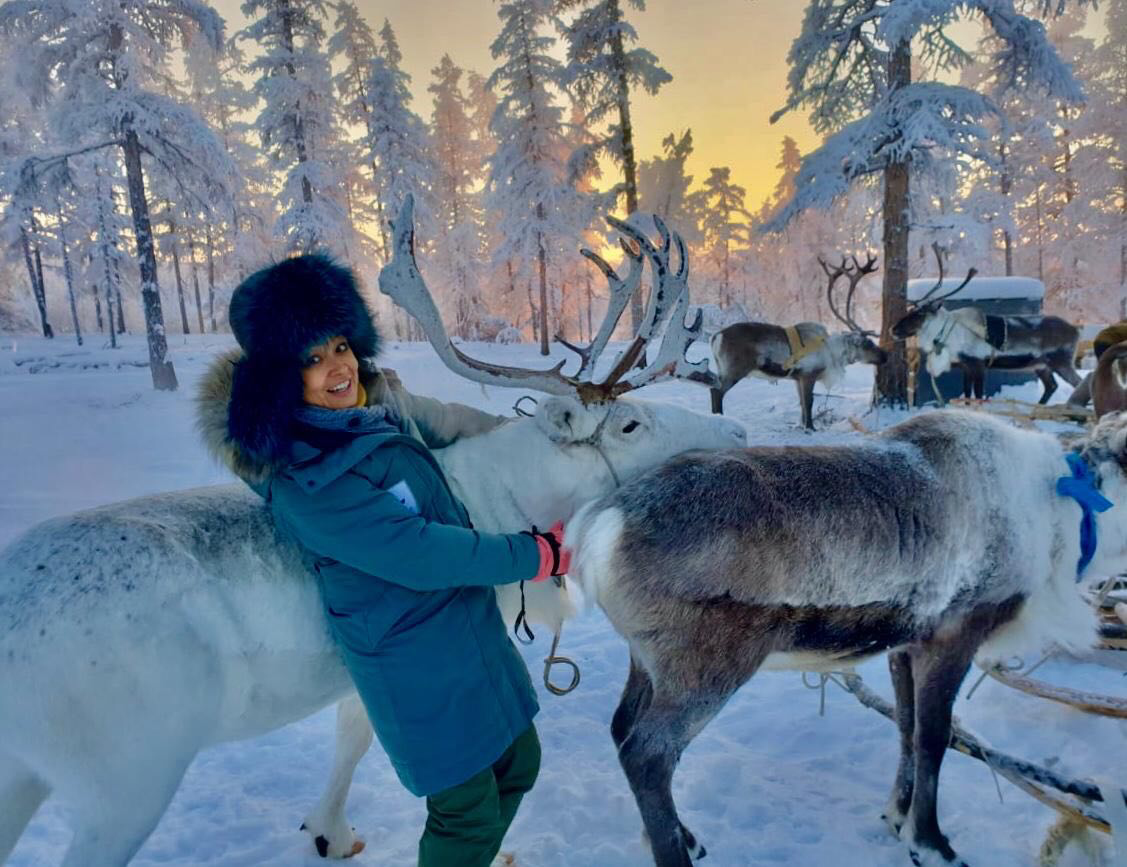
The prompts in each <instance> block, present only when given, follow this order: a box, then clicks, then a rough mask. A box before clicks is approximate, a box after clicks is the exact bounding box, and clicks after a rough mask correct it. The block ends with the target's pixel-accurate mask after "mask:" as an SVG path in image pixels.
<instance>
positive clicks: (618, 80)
mask: <svg viewBox="0 0 1127 867" xmlns="http://www.w3.org/2000/svg"><path fill="white" fill-rule="evenodd" d="M557 4H558V6H557V8H559V9H560V10H561V11H571V10H578V14H577V15H576V17H575V18H574V19H573V20H572V21H571V22H569V23H568V24H567V25H565V26H563V27H562V28H561V29H562V32H563V34H564V36H565V37H566V39H567V59H568V66H567V70H566V77H567V81H568V83H569V84H570V85H572V86H573V87H574V90H575V93H576V96H577V97H578V99H579V102H580V104H581V105H582V106H583V107H584V108H585V110H586V111H587V123H588V124H589V125H591V126H595V125H597V124H601V123H604V122H606V121H608V120H609V126H608V127H607V130H606V134H605V136H603V137H601V138H600V139H599V140H598V141H597V142H596V144H595V147H594V150H595V152H596V153H598V154H600V155H601V154H605V155H607V156H609V157H610V158H611V159H612V160H614V161H615V162H616V163H618V164H619V165H621V166H622V174H623V183H622V186H621V192H622V193H624V194H625V197H626V214H627V216H629V215H631V214H633V213H634V212H635V211H637V210H638V181H637V160H636V157H635V154H634V124H633V121H632V119H631V116H630V92H631V90H637V89H638V88H642V89H643V90H645V91H646V92H647V93H651V94H656V93H657V92H658V90H660V89H661V87H662V85H664V84H667V83H668V82H670V81H672V80H673V76H671V75H670V74H669V73H668V72H666V71H665V70H664V69H663V68H662V67H661V66H660V65H659V63H658V59H657V57H656V56H655V55H654V54H653V53H652V52H650V51H647V50H646V49H644V48H640V47H636V46H635V47H630V46H632V45H633V44H634V43H636V42H637V41H638V33H637V31H636V30H635V29H634V27H633V26H632V25H631V24H630V22H628V21H627V20H626V17H625V15H624V14H623V7H624V5H627V4H628V5H630V6H632V7H633V8H634V9H636V10H638V11H639V12H642V11H644V10H645V8H646V4H645V0H557ZM630 316H631V320H632V322H633V324H634V327H635V329H637V327H638V324H639V323H640V322H641V319H642V299H641V293H640V291H639V292H638V293H635V295H634V297H633V298H632V299H631V302H630Z"/></svg>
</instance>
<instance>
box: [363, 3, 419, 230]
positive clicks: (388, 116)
mask: <svg viewBox="0 0 1127 867" xmlns="http://www.w3.org/2000/svg"><path fill="white" fill-rule="evenodd" d="M380 40H381V50H380V53H379V54H377V55H376V56H375V57H373V58H372V59H371V62H370V64H369V69H368V77H367V83H366V93H367V103H368V106H369V107H370V109H371V115H370V118H371V119H370V121H369V123H368V127H367V132H368V139H367V146H368V156H369V159H370V160H371V161H373V163H374V165H375V169H374V170H375V172H376V177H375V188H376V197H377V202H378V210H379V213H380V214H382V215H383V217H384V219H382V220H381V221H380V222H381V229H382V230H383V231H385V232H386V228H385V227H386V224H387V219H388V218H389V217H390V216H394V215H395V214H398V213H399V208H400V207H401V206H402V204H403V200H404V198H405V197H406V196H407V194H408V193H412V194H414V196H415V203H416V206H417V210H416V216H417V219H418V220H419V223H420V226H421V231H420V233H419V234H420V237H424V238H425V237H430V228H429V227H430V225H431V221H432V220H433V216H432V214H433V206H432V203H431V198H430V190H431V186H432V184H433V176H434V164H433V161H432V160H431V156H430V150H429V146H428V142H427V128H426V124H425V123H424V122H423V120H422V118H420V117H419V116H418V115H417V114H415V113H414V112H413V111H412V110H411V108H410V103H411V89H410V84H411V76H409V75H408V74H407V73H406V72H404V71H403V70H402V69H401V68H400V63H401V61H402V57H403V56H402V53H401V52H400V50H399V43H398V41H397V40H396V38H395V31H394V30H393V29H392V27H391V24H390V23H389V22H387V21H385V22H384V26H383V28H382V29H381V30H380ZM383 241H384V248H385V249H386V248H387V239H386V237H385V238H384V239H383Z"/></svg>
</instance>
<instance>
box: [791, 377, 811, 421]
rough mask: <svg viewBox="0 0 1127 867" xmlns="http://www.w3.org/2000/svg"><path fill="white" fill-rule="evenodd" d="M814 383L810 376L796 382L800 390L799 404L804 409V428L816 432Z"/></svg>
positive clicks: (800, 378)
mask: <svg viewBox="0 0 1127 867" xmlns="http://www.w3.org/2000/svg"><path fill="white" fill-rule="evenodd" d="M814 382H815V380H814V379H813V378H812V377H809V376H800V377H799V378H798V379H796V380H795V381H794V384H795V386H796V387H797V388H798V402H799V405H800V406H801V408H802V426H803V427H804V428H805V429H806V430H814Z"/></svg>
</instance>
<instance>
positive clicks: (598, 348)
mask: <svg viewBox="0 0 1127 867" xmlns="http://www.w3.org/2000/svg"><path fill="white" fill-rule="evenodd" d="M619 243H620V244H621V245H622V249H623V251H624V252H625V253H626V258H627V259H628V260H629V261H630V272H629V273H628V274H627V275H626V278H625V279H623V278H622V277H619V276H618V272H617V271H615V270H614V269H613V268H612V267H611V266H610V265H608V264H607V261H606V260H605V259H604V258H603V257H602V256H600V255H599V254H598V253H594V252H592V251H591V250H588V249H587V248H586V247H584V248H583V249H582V250H580V251H579V252H580V253H581V254H582V255H583V256H585V257H586V258H587V259H589V260H590V261H591V262H593V263H594V264H595V266H596V267H597V268H598V269H599V270H600V271H602V272H603V275H604V276H605V277H606V278H607V286H608V287H609V289H610V299H609V303H608V306H607V312H606V316H604V317H603V322H602V325H600V326H599V331H598V333H597V334H596V335H595V338H594V339H593V340H592V341H591V343H590V344H588V345H587V346H585V347H582V346H576V345H575V344H573V343H569V342H568V341H566V340H564V339H563V338H562V337H560V336H559V335H558V334H557V335H556V342H557V343H560V344H562V345H563V346H566V347H567V348H568V349H570V350H572V351H573V352H575V353H578V355H579V358H580V360H581V362H582V363H581V364H580V365H579V371H578V372H577V373H576V374H575V375H576V376H577V377H582V376H584V375H585V374H587V373H588V372H590V371H592V370H594V369H595V365H596V363H598V360H599V357H600V356H601V355H602V354H603V349H604V348H605V347H606V345H607V341H608V340H610V336H611V334H612V333H613V332H614V329H615V327H616V326H617V325H618V321H619V320H620V319H621V318H622V313H623V311H625V310H626V305H627V304H629V303H630V298H631V297H632V296H633V295H634V292H635V291H636V290H637V288H638V284H639V283H640V282H641V280H642V269H643V268H644V267H645V256H644V255H643V253H642V251H641V249H638V250H635V249H634V248H633V247H632V246H631V245H630V244H628V243H626V241H625V239H621V238H620V239H619Z"/></svg>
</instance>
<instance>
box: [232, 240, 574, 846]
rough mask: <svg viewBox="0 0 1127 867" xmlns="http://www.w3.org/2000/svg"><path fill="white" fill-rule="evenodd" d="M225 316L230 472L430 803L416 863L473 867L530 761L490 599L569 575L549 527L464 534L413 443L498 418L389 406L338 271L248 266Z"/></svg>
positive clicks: (533, 758) (521, 705) (379, 729)
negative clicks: (294, 553)
mask: <svg viewBox="0 0 1127 867" xmlns="http://www.w3.org/2000/svg"><path fill="white" fill-rule="evenodd" d="M230 316H231V329H232V331H234V332H235V338H236V339H237V340H238V342H239V345H240V346H241V347H242V349H243V351H244V353H245V355H244V356H243V357H242V358H237V359H234V365H235V370H234V376H233V378H232V389H231V391H230V396H229V398H228V400H227V412H226V419H227V431H226V439H227V441H228V442H227V446H226V447H225V449H224V450H225V451H229V452H234V453H239V454H241V457H240V459H239V460H238V462H237V463H236V464H235V465H233V466H232V469H234V470H235V471H236V472H239V470H240V469H242V470H243V472H242V473H240V474H241V475H243V477H244V478H245V479H246V480H247V481H248V482H250V483H251V485H252V487H254V489H255V490H256V491H258V492H259V493H261V494H262V495H263V496H264V497H265V499H266V501H267V502H268V503H269V506H270V510H271V512H272V514H273V516H274V520H275V522H276V524H277V525H278V527H279V529H281V530H283V531H284V532H285V533H286V534H287V535H289V536H290V537H292V538H293V539H294V540H295V541H296V542H297V543H298V544H299V545H300V546H301V548H302V549H303V550H304V553H305V555H306V559H307V560H308V562H309V563H310V564H311V565H312V567H313V571H314V572H315V573H316V578H317V585H318V588H319V590H320V594H321V602H322V605H323V608H324V614H325V619H326V622H327V623H328V626H329V631H330V632H331V633H332V635H333V638H334V639H335V641H336V643H337V645H338V646H339V648H340V651H341V656H342V657H343V659H344V663H345V666H346V667H347V668H348V672H349V674H350V675H351V676H352V679H353V681H354V682H355V685H356V690H357V692H358V693H359V694H360V698H361V699H362V700H363V702H364V708H365V710H366V711H367V716H368V718H369V719H370V720H371V722H372V727H373V728H374V729H375V732H376V735H377V736H378V737H379V739H380V743H381V744H382V745H383V747H384V750H385V751H386V752H387V754H388V757H389V758H390V759H391V762H392V765H393V766H394V768H395V770H396V773H397V774H398V775H399V779H400V781H401V782H402V783H403V785H404V786H405V787H406V788H407V789H408V790H410V791H411V792H412V793H413V794H415V795H420V796H425V797H426V799H427V813H428V819H427V823H426V828H425V831H424V833H423V836H422V839H421V840H420V841H419V864H420V865H423V867H440V865H454V864H457V865H463V867H487V865H489V864H490V863H491V862H492V860H493V858H494V856H496V855H497V852H498V850H499V849H500V846H501V840H502V838H503V837H504V835H505V832H506V831H507V830H508V827H509V824H510V823H511V822H512V820H513V817H514V816H515V815H516V811H517V807H518V805H519V804H520V802H521V799H522V798H523V796H524V794H525V793H526V792H527V791H529V790H530V789H531V788H532V785H533V783H534V782H535V780H536V776H537V773H538V771H539V767H540V744H539V740H538V738H537V735H536V729H535V727H534V726H533V725H532V718H533V717H534V716H535V715H536V713H537V711H538V710H539V707H538V705H537V702H536V695H535V693H534V692H533V689H532V682H531V680H530V678H529V676H528V670H527V669H526V668H525V665H524V662H523V660H522V659H521V657H520V655H519V654H518V653H517V651H516V648H515V647H514V646H513V644H512V642H511V641H510V640H509V638H508V635H507V632H506V629H505V626H504V624H503V622H502V620H501V615H500V613H499V611H498V609H497V605H496V603H495V601H494V599H495V597H494V591H493V587H494V586H495V585H501V584H510V583H516V582H518V581H537V580H544V579H547V578H549V577H550V576H552V575H560V574H563V573H564V572H566V571H567V552H566V551H565V550H564V549H563V547H562V543H563V530H562V524H559V525H557V526H556V527H553V528H552V529H551V530H549V531H548V532H546V533H541V532H537V531H535V530H533V531H532V532H527V531H526V532H519V533H482V532H479V531H477V530H475V529H473V526H472V524H471V523H470V519H469V514H468V512H467V511H466V507H465V506H464V505H463V504H462V502H461V501H460V500H459V499H458V498H457V497H456V496H455V494H454V492H453V490H452V488H451V486H450V483H449V482H448V481H447V478H446V476H445V474H444V473H443V471H442V468H441V466H440V465H439V463H438V462H437V461H436V459H435V458H434V456H433V455H432V454H431V452H430V448H432V447H441V446H446V445H449V444H450V442H451V441H452V440H455V439H457V438H458V437H460V436H471V435H473V434H475V433H481V432H483V431H486V430H490V429H492V428H494V427H496V426H497V425H498V424H499V421H500V420H499V419H498V418H497V417H495V416H491V415H488V414H486V413H482V412H479V411H477V410H474V409H471V408H469V407H465V406H458V405H452V406H445V405H442V404H439V403H438V402H437V401H426V400H425V399H416V398H415V397H414V396H412V395H408V394H406V393H405V392H402V390H400V393H399V394H398V395H396V394H395V393H394V391H393V389H392V387H391V386H390V385H389V384H388V380H387V378H386V377H385V376H384V375H383V373H382V371H380V370H379V368H377V367H376V366H375V363H374V357H375V355H376V353H377V351H378V349H379V343H380V341H379V334H378V333H377V331H376V327H375V324H374V322H373V321H372V318H371V315H370V313H369V312H368V309H367V307H366V305H365V303H364V300H363V299H362V297H361V296H360V292H359V289H358V286H357V282H356V278H355V276H354V275H353V274H352V272H351V271H349V270H348V269H346V268H342V267H341V266H339V265H337V264H336V263H334V262H333V261H332V260H330V259H329V258H327V257H325V256H320V255H305V256H296V257H294V258H291V259H287V260H285V261H283V262H280V263H278V264H276V265H271V266H269V267H267V268H263V269H262V270H260V271H258V272H257V273H255V274H252V275H251V276H250V277H248V278H247V279H246V280H244V281H243V283H242V284H240V285H239V287H238V288H237V289H236V290H235V292H234V294H233V295H232V297H231V312H230ZM358 356H359V358H358ZM361 359H363V369H362V362H361ZM229 363H230V359H224V360H221V361H220V362H218V364H219V369H220V372H221V373H223V372H225V368H226V365H228V364H229ZM299 373H300V376H299V375H298V374H299ZM420 409H421V410H423V411H422V412H419V411H418V410H420ZM436 417H437V418H438V419H439V422H438V424H434V421H435V418H436ZM428 422H429V423H428ZM427 428H429V429H431V430H432V431H433V430H434V429H435V428H438V429H440V430H443V431H444V434H443V435H441V436H431V437H429V438H428V437H427V436H426V435H425V429H427ZM248 468H253V470H252V471H248ZM513 529H516V528H513ZM452 660H457V664H456V665H455V664H452V662H451V661H452ZM424 673H425V676H423V675H424ZM317 842H318V850H319V851H320V852H321V854H322V855H324V854H325V853H326V851H327V847H328V843H327V841H325V840H324V839H323V838H318V841H317ZM359 846H360V847H361V848H362V844H359ZM352 851H353V852H355V851H358V849H357V848H356V847H353V849H352Z"/></svg>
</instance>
